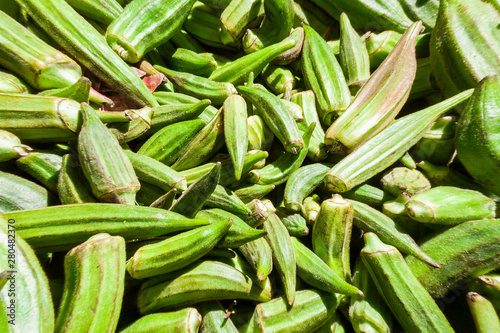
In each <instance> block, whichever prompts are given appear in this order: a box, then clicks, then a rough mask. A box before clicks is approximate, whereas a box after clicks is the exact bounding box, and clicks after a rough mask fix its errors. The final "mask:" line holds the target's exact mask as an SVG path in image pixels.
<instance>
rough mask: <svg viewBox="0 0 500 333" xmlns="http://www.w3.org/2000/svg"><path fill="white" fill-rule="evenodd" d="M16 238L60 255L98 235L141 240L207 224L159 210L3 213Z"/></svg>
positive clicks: (72, 208)
mask: <svg viewBox="0 0 500 333" xmlns="http://www.w3.org/2000/svg"><path fill="white" fill-rule="evenodd" d="M5 214H6V217H7V218H9V219H14V220H16V229H17V231H18V233H19V235H20V236H21V237H23V238H25V239H26V241H27V242H29V244H30V245H31V246H32V247H33V248H35V249H37V251H40V252H44V251H45V252H52V251H64V250H68V249H71V247H73V246H75V245H78V244H80V243H82V242H84V241H85V240H86V239H87V238H89V237H90V236H92V235H95V234H97V233H100V232H108V233H110V234H113V235H120V236H122V237H123V238H125V239H126V240H131V239H138V238H139V239H145V238H151V237H157V236H162V235H166V234H169V233H173V232H178V231H182V230H189V229H193V228H196V227H200V226H204V225H208V224H210V221H208V220H202V219H189V218H186V217H184V216H182V215H180V214H176V213H173V212H169V211H166V210H163V209H158V208H151V207H141V206H131V205H121V204H102V203H85V204H75V205H59V206H53V207H46V208H39V209H31V210H21V211H16V212H8V213H5Z"/></svg>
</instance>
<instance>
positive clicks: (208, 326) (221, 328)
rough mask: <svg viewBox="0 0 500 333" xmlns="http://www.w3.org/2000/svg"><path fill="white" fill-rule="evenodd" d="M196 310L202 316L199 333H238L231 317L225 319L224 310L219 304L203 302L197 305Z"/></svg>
mask: <svg viewBox="0 0 500 333" xmlns="http://www.w3.org/2000/svg"><path fill="white" fill-rule="evenodd" d="M198 309H199V310H200V313H201V315H202V316H203V321H202V322H201V326H200V330H199V332H200V333H213V332H220V333H238V329H237V328H236V326H235V325H234V324H233V321H232V320H231V317H229V318H228V317H227V312H226V310H225V309H224V307H223V306H222V305H221V304H220V303H219V302H217V301H213V302H204V303H201V304H200V305H198Z"/></svg>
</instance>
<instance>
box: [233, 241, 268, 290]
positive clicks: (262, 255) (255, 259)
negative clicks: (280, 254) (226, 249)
mask: <svg viewBox="0 0 500 333" xmlns="http://www.w3.org/2000/svg"><path fill="white" fill-rule="evenodd" d="M238 249H239V250H240V252H241V254H243V256H244V257H245V259H246V260H247V261H248V263H249V264H250V266H252V268H253V269H254V270H255V274H257V279H258V280H259V281H265V280H266V279H267V277H268V275H269V274H271V271H272V269H273V257H272V250H271V247H270V246H269V243H268V242H267V241H266V240H265V239H264V238H257V239H255V240H253V241H250V242H247V243H245V244H243V245H241V246H239V247H238Z"/></svg>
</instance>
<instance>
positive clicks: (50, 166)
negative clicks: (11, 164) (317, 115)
mask: <svg viewBox="0 0 500 333" xmlns="http://www.w3.org/2000/svg"><path fill="white" fill-rule="evenodd" d="M16 166H17V167H18V168H19V169H21V170H23V171H24V172H26V173H28V174H29V175H31V176H32V177H33V178H35V179H36V180H38V181H39V182H40V183H42V184H43V185H44V186H45V187H47V188H48V189H49V190H51V191H53V192H57V182H58V177H59V170H61V167H62V157H61V156H59V155H56V154H50V153H29V154H28V155H26V156H23V157H21V158H19V159H18V160H17V161H16Z"/></svg>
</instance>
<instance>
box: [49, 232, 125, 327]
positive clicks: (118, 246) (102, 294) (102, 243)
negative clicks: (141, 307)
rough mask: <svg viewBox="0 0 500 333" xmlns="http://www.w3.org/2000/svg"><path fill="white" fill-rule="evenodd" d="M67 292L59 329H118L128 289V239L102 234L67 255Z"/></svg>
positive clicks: (65, 261)
mask: <svg viewBox="0 0 500 333" xmlns="http://www.w3.org/2000/svg"><path fill="white" fill-rule="evenodd" d="M64 271H65V281H64V293H63V296H62V300H61V305H60V307H59V314H58V316H57V319H56V324H55V330H56V331H57V332H82V333H83V332H96V333H97V332H106V331H114V330H115V329H116V326H117V324H118V318H119V317H120V311H121V305H122V299H123V292H124V288H125V240H124V239H123V238H122V237H120V236H110V235H108V234H105V233H102V234H97V235H95V236H92V237H90V238H89V239H88V240H87V241H86V242H84V243H82V244H81V245H78V246H77V247H74V248H73V249H72V250H71V251H69V252H68V254H66V256H65V258H64Z"/></svg>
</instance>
